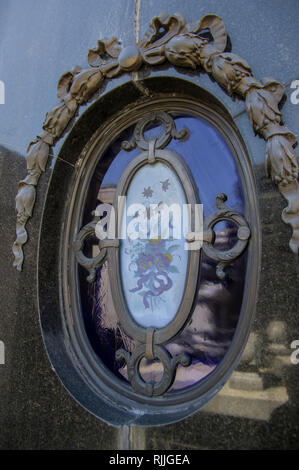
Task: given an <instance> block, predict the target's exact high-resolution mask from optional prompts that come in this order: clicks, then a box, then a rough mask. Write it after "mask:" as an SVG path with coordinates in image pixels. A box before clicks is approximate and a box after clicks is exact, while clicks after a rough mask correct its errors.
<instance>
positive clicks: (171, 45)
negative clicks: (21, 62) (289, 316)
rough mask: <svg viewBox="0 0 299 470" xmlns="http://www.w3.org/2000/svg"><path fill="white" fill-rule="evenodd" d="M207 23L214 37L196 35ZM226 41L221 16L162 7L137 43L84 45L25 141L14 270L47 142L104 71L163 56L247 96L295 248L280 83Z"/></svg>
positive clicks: (293, 170)
mask: <svg viewBox="0 0 299 470" xmlns="http://www.w3.org/2000/svg"><path fill="white" fill-rule="evenodd" d="M207 29H209V31H210V33H211V36H212V38H213V40H209V39H207V38H206V37H204V36H203V35H202V36H201V35H200V33H201V32H202V31H204V30H207ZM161 30H162V31H163V33H164V34H163V33H162V37H161ZM226 42H227V34H226V29H225V26H224V23H223V21H222V20H221V18H219V17H218V16H216V15H205V16H204V17H202V18H201V20H200V21H197V22H195V23H189V24H186V21H185V18H184V17H183V16H182V15H180V14H175V15H168V14H167V13H163V14H160V15H159V16H155V17H154V18H153V19H152V21H151V23H150V25H149V28H148V30H147V32H146V33H145V35H144V38H143V39H141V41H140V42H139V43H138V44H137V45H136V46H129V47H126V48H124V49H122V48H121V46H120V44H119V41H118V40H117V39H116V38H115V37H112V38H110V39H108V40H107V39H104V40H101V41H98V45H97V48H95V49H91V50H90V51H89V53H88V63H89V65H90V68H88V69H81V68H80V67H75V68H74V69H73V70H72V71H70V72H67V73H65V74H64V75H62V77H61V78H60V80H59V82H58V93H57V95H58V98H59V99H60V103H59V104H58V105H57V106H56V107H54V108H53V109H52V110H51V111H50V112H49V113H47V114H46V118H45V122H44V124H43V126H42V129H43V130H42V132H41V134H40V135H38V136H37V138H36V139H35V140H34V141H32V142H31V143H30V144H29V147H28V151H27V157H26V160H27V170H28V174H27V176H26V178H25V179H24V180H22V181H20V183H19V188H18V193H17V196H16V210H17V225H16V234H17V237H16V240H15V242H14V245H13V254H14V266H15V267H16V268H17V269H18V270H19V271H20V270H21V269H22V264H23V245H24V244H25V243H26V241H27V231H26V228H25V226H26V223H27V220H28V219H29V217H31V215H32V211H33V207H34V203H35V197H36V186H37V184H38V180H39V177H40V175H41V173H42V172H43V171H45V168H46V164H47V160H48V155H49V150H50V147H51V146H53V145H55V143H56V142H57V140H58V139H60V138H61V136H62V134H63V132H64V131H65V129H66V128H67V126H68V124H69V122H70V121H71V119H72V118H73V117H74V116H75V115H76V112H77V110H78V107H79V106H80V105H82V104H83V103H86V102H87V101H88V100H89V99H90V98H91V97H92V96H93V95H94V93H95V92H96V91H97V90H99V88H100V87H101V85H102V84H103V81H104V80H105V79H107V78H113V77H116V76H118V75H120V74H122V73H125V72H132V71H137V70H138V69H139V68H140V67H141V66H142V65H143V64H148V65H151V66H154V65H158V64H161V63H163V62H167V61H168V62H169V63H171V64H172V65H174V66H180V67H187V68H191V69H194V70H195V69H197V68H201V69H204V70H205V71H206V72H207V73H208V74H210V75H211V76H212V77H213V78H214V79H215V80H216V81H217V82H218V83H219V85H220V86H221V87H222V88H224V90H225V91H226V92H227V93H228V94H229V95H232V94H237V95H239V96H241V97H242V98H243V99H244V100H245V103H246V108H247V112H248V115H249V118H250V121H251V124H252V126H253V129H254V132H255V133H256V134H259V135H260V136H261V137H263V138H264V139H265V141H266V172H267V175H268V176H269V177H271V178H272V180H273V182H274V183H275V184H277V186H278V189H279V191H280V192H281V194H282V195H283V196H284V198H285V199H286V200H287V202H288V206H287V207H286V208H285V209H284V210H283V212H282V219H283V221H284V222H285V223H287V224H290V225H291V227H292V229H293V234H292V238H291V240H290V243H289V245H290V248H291V250H292V251H293V252H294V253H298V247H299V186H298V180H297V177H298V163H297V158H296V154H295V152H294V149H293V147H294V145H295V143H296V137H295V135H294V134H293V133H292V132H291V131H290V130H289V129H288V128H287V127H285V126H283V125H281V113H280V112H279V109H278V104H279V102H280V101H281V98H282V96H283V93H284V87H283V86H282V85H281V84H280V83H279V82H277V81H276V80H274V79H272V78H264V79H261V80H257V79H256V78H254V76H253V75H252V72H251V68H250V66H249V65H248V63H247V62H246V61H245V60H244V59H242V58H241V57H239V56H237V55H235V54H232V53H227V52H224V50H225V48H226Z"/></svg>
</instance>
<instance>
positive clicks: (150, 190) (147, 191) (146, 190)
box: [142, 186, 154, 199]
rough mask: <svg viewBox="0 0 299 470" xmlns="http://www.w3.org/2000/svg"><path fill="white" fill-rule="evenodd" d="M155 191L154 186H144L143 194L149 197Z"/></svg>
mask: <svg viewBox="0 0 299 470" xmlns="http://www.w3.org/2000/svg"><path fill="white" fill-rule="evenodd" d="M153 192H154V191H153V190H152V188H151V187H150V186H149V187H148V188H144V191H143V193H142V194H143V196H144V197H146V198H147V199H148V198H149V197H152V195H153Z"/></svg>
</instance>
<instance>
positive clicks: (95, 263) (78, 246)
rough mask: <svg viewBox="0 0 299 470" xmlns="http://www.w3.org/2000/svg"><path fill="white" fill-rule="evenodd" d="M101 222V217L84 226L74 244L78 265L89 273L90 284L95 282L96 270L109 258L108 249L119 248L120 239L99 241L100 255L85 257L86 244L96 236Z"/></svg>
mask: <svg viewBox="0 0 299 470" xmlns="http://www.w3.org/2000/svg"><path fill="white" fill-rule="evenodd" d="M99 220H100V218H99V217H95V218H94V219H93V220H92V221H91V222H89V223H88V224H86V225H84V227H82V229H81V230H80V232H79V233H78V235H77V236H76V238H75V240H74V242H73V250H74V253H75V256H76V260H77V262H78V264H80V265H81V266H83V268H85V269H86V270H87V271H88V272H89V275H88V276H87V278H86V280H87V281H88V282H90V283H92V282H94V281H95V278H96V270H97V268H99V267H100V266H101V265H102V264H103V263H104V261H105V259H106V257H107V253H108V249H109V248H118V247H119V240H118V239H113V240H109V239H107V238H106V239H104V240H99V241H98V248H99V253H98V254H97V255H96V256H94V257H92V258H89V257H88V256H86V255H84V253H83V249H84V243H85V242H86V240H88V239H89V238H92V237H94V236H95V230H96V225H97V223H98V221H99Z"/></svg>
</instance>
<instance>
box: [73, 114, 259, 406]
mask: <svg viewBox="0 0 299 470" xmlns="http://www.w3.org/2000/svg"><path fill="white" fill-rule="evenodd" d="M156 121H160V122H161V123H162V124H163V126H164V132H163V133H162V135H161V136H160V137H159V138H155V139H150V140H149V141H146V140H145V138H144V129H145V127H146V126H147V124H149V123H151V122H156ZM188 134H189V133H188V131H187V129H182V130H181V131H180V132H177V130H176V126H175V123H174V120H173V119H172V117H171V115H170V114H168V113H166V112H162V111H159V112H152V113H149V114H146V115H145V116H143V117H142V119H141V120H140V121H138V123H137V124H136V126H135V129H134V134H133V138H132V140H131V141H130V142H127V141H125V142H123V144H122V147H123V148H124V149H125V150H126V151H130V150H132V149H133V148H135V147H136V146H137V147H138V148H139V149H140V150H142V153H141V154H139V155H138V156H137V157H135V158H134V159H133V160H132V161H131V162H130V163H129V164H128V165H127V167H126V168H125V170H124V171H123V173H122V175H121V177H120V179H119V182H118V184H117V188H116V192H115V196H114V203H113V206H114V210H115V211H116V209H117V207H118V200H119V197H120V196H125V195H126V194H127V190H128V188H129V186H130V183H131V181H132V178H133V177H134V175H135V174H136V173H137V172H138V170H139V169H140V168H142V167H143V166H144V165H148V164H149V165H154V164H155V163H156V162H162V163H164V164H165V165H167V166H169V167H170V168H171V169H172V171H173V172H174V173H176V175H177V177H178V178H179V180H180V182H181V184H182V186H183V189H184V192H185V196H186V201H187V204H189V205H190V206H191V207H192V208H194V206H195V204H197V203H199V201H198V197H197V196H196V185H195V182H194V181H193V178H192V175H191V173H190V171H189V168H188V167H187V166H186V165H185V162H184V160H183V159H182V158H181V156H180V155H179V154H177V153H176V152H173V151H170V150H164V148H165V147H166V146H167V145H168V143H169V142H170V140H171V139H172V138H175V139H186V138H188ZM226 199H227V198H226V196H225V195H224V194H220V195H218V197H217V200H216V206H217V211H216V212H215V213H213V214H211V215H210V216H209V217H208V218H207V219H206V220H205V223H204V231H203V250H204V252H205V253H206V254H207V256H209V257H210V258H212V259H213V260H216V261H218V262H219V263H218V265H217V268H216V273H217V276H218V277H219V278H220V279H223V278H224V277H225V273H224V271H223V268H224V267H225V266H226V265H228V264H230V263H232V262H234V261H235V260H236V258H238V257H239V256H240V255H241V254H242V253H243V251H244V250H245V249H246V247H247V244H248V240H249V237H250V233H251V231H250V228H249V226H248V224H247V222H246V220H245V219H244V217H243V216H242V215H241V214H239V213H237V212H235V211H233V210H231V209H229V208H228V207H226V206H225V204H224V202H225V201H226ZM116 215H117V218H116V226H119V219H120V220H121V219H122V216H123V214H122V213H117V211H116ZM98 219H99V217H95V219H94V220H93V221H92V222H91V223H88V224H87V225H85V226H84V227H83V228H82V229H81V230H80V232H79V234H78V236H77V238H76V239H75V241H74V251H75V254H76V258H77V261H78V263H79V264H80V265H82V266H83V267H84V268H86V269H87V270H88V271H89V273H90V274H89V276H88V277H87V280H88V281H89V282H93V281H94V280H95V274H96V268H98V267H99V266H101V265H102V263H103V262H104V260H105V259H106V258H108V269H109V277H110V286H111V291H112V298H113V302H114V306H115V311H116V312H117V316H118V319H119V322H120V325H121V327H122V329H123V330H124V331H125V332H126V333H127V334H128V336H129V337H131V338H133V339H134V340H137V341H138V343H141V344H139V346H138V347H137V348H136V350H135V351H134V352H133V354H132V355H131V354H130V353H129V352H128V351H126V350H124V349H120V350H118V351H116V358H117V359H118V360H120V359H124V360H125V361H126V363H127V370H128V378H129V380H130V382H131V384H132V386H133V388H134V390H135V391H136V392H139V393H140V394H142V395H146V396H150V397H151V396H159V395H162V394H164V393H165V392H166V391H167V390H168V389H169V388H170V387H171V385H172V383H173V382H174V379H175V373H176V368H177V366H178V364H181V365H182V366H184V367H187V366H188V365H190V363H191V358H190V357H189V356H188V355H187V354H186V353H182V354H178V355H175V356H174V357H172V356H171V354H170V353H169V352H168V351H167V349H166V348H165V347H164V346H163V345H165V344H166V343H167V342H169V341H170V340H171V339H172V338H173V337H174V336H176V335H177V334H179V332H180V331H181V330H182V329H183V328H184V325H185V324H186V322H187V320H188V319H189V318H190V315H191V314H192V305H193V302H194V297H195V292H196V287H197V284H198V276H199V266H200V250H199V249H196V250H191V251H188V268H187V273H186V279H185V288H184V294H183V298H182V301H181V304H180V307H179V309H178V311H177V312H176V314H175V317H174V318H173V320H172V321H171V322H170V323H169V324H167V325H166V326H165V327H162V328H156V329H155V328H153V327H149V328H145V327H143V326H141V325H139V324H137V323H136V321H135V320H134V319H133V318H132V316H131V314H130V312H129V310H128V307H127V304H126V301H125V298H124V295H123V289H122V284H123V283H122V279H121V276H120V257H119V247H120V243H121V241H120V242H118V240H109V239H104V240H100V241H99V243H98V246H99V249H100V253H99V254H98V255H97V256H96V257H94V258H87V257H86V256H85V255H84V254H83V245H84V241H85V240H86V239H88V238H89V237H94V236H95V229H96V223H97V220H98ZM221 220H228V221H231V222H234V223H235V224H236V225H237V226H238V233H237V238H238V241H237V243H236V244H235V246H234V247H232V248H231V249H229V250H226V251H223V250H217V249H216V248H215V247H214V246H213V244H214V241H215V234H214V231H213V228H214V226H215V225H216V224H217V223H218V222H219V221H221ZM194 237H195V235H194V232H192V236H188V234H187V238H186V241H187V243H193V241H194ZM144 357H145V358H147V359H150V360H154V359H158V360H160V361H161V362H162V364H163V368H164V372H163V376H162V379H161V380H160V382H159V383H148V382H145V381H144V380H143V378H142V377H141V375H140V372H139V365H140V362H141V360H142V359H143V358H144Z"/></svg>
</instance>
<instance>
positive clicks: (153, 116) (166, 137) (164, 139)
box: [122, 111, 189, 154]
mask: <svg viewBox="0 0 299 470" xmlns="http://www.w3.org/2000/svg"><path fill="white" fill-rule="evenodd" d="M153 122H160V123H161V124H162V125H163V127H164V132H163V133H162V135H161V136H160V137H159V138H158V139H150V140H146V139H145V137H144V132H145V128H146V126H147V125H148V124H150V123H153ZM188 137H189V131H188V129H187V128H185V127H184V128H182V129H181V130H180V131H177V128H176V125H175V122H174V120H173V118H172V117H171V116H170V114H168V113H166V112H164V111H157V112H152V113H149V114H147V115H146V116H144V118H142V119H140V121H138V123H137V124H136V126H135V129H134V134H133V137H132V139H131V140H130V141H127V140H125V141H124V142H123V143H122V148H123V150H126V151H127V152H130V151H131V150H133V149H134V148H136V147H138V148H139V149H140V150H146V151H148V152H149V154H150V153H152V152H151V150H152V148H151V146H152V145H153V142H154V148H155V149H163V148H164V147H166V146H167V145H168V144H169V142H170V141H171V139H176V140H186V139H187V138H188Z"/></svg>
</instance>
